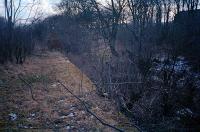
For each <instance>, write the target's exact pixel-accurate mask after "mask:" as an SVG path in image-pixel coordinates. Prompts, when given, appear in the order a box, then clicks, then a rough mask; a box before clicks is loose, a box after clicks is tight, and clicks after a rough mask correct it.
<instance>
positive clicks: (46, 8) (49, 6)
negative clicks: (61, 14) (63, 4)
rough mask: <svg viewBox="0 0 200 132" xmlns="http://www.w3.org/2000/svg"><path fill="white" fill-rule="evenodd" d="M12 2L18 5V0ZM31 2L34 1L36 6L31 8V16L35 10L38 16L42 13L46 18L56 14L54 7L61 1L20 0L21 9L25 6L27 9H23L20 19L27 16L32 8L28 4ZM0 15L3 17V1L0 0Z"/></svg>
mask: <svg viewBox="0 0 200 132" xmlns="http://www.w3.org/2000/svg"><path fill="white" fill-rule="evenodd" d="M14 1H15V2H16V4H17V3H18V0H14ZM33 1H35V3H37V5H35V6H34V7H33V8H32V14H34V13H35V11H36V10H37V12H38V14H39V13H40V14H41V13H43V15H44V16H48V15H52V14H55V13H56V11H55V10H54V9H55V6H56V4H58V3H59V2H60V1H61V0H22V8H23V7H24V6H27V8H25V9H23V12H21V13H20V17H24V18H25V17H27V16H28V15H29V12H30V8H31V7H32V4H30V3H32V2H33ZM22 8H21V9H22ZM0 15H1V16H2V15H4V0H0Z"/></svg>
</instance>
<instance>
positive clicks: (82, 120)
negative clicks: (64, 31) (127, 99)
mask: <svg viewBox="0 0 200 132" xmlns="http://www.w3.org/2000/svg"><path fill="white" fill-rule="evenodd" d="M18 74H23V78H24V79H26V80H27V81H28V82H30V83H31V85H32V88H33V96H34V98H35V99H36V100H37V102H36V101H34V100H32V98H31V94H30V89H29V87H28V86H27V85H25V84H24V83H22V82H21V81H20V80H19V78H18V76H17V75H18ZM56 80H60V81H62V82H63V83H64V84H65V85H66V86H69V87H70V90H71V91H73V93H74V94H76V95H79V96H80V98H81V99H83V100H84V101H86V103H87V104H88V106H89V107H90V108H91V110H92V111H93V112H95V113H96V114H97V115H98V116H99V117H101V118H102V119H103V120H105V121H106V122H108V123H110V124H112V125H116V126H122V125H121V124H122V123H121V122H123V124H127V123H129V122H128V120H127V119H126V118H125V117H124V116H123V115H120V114H119V113H118V112H117V111H116V108H115V107H114V106H115V104H114V103H112V102H111V101H110V100H107V99H105V98H101V97H99V96H98V95H97V94H96V93H95V87H94V86H93V84H92V82H91V81H90V79H89V78H88V77H87V76H86V75H85V74H83V73H82V72H81V71H80V70H79V69H78V68H77V67H76V66H75V65H73V64H72V63H71V62H70V61H69V60H68V59H67V58H66V57H64V55H62V54H61V53H58V52H46V53H42V54H41V53H40V54H39V56H33V57H30V58H29V59H28V60H27V61H26V63H24V64H23V65H15V64H6V65H3V66H0V111H1V113H0V131H1V130H2V131H3V130H6V129H12V130H13V131H15V130H16V131H19V130H20V131H53V130H56V129H57V130H60V131H66V130H69V129H70V130H72V131H112V130H111V129H109V128H107V127H104V126H102V125H101V124H100V123H99V122H98V121H97V120H96V119H95V118H94V117H93V116H91V115H89V114H88V113H87V112H85V111H84V108H83V107H82V106H81V104H80V102H78V101H77V100H76V99H75V98H74V97H72V95H70V94H69V93H67V92H66V91H65V90H64V89H63V88H62V87H61V86H60V85H59V84H58V83H57V81H56ZM10 113H14V114H16V115H17V119H16V120H14V121H11V120H10V119H9V114H10ZM125 127H126V128H127V127H129V125H126V126H125ZM19 128H21V129H19ZM24 128H26V129H24ZM129 128H131V127H129ZM130 131H135V130H134V129H131V130H130Z"/></svg>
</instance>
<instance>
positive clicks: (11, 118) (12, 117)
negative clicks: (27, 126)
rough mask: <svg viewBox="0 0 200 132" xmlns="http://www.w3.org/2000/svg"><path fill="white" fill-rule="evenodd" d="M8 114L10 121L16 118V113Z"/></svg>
mask: <svg viewBox="0 0 200 132" xmlns="http://www.w3.org/2000/svg"><path fill="white" fill-rule="evenodd" d="M9 116H10V120H11V121H15V120H17V114H15V113H10V114H9Z"/></svg>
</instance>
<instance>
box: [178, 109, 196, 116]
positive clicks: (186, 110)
mask: <svg viewBox="0 0 200 132" xmlns="http://www.w3.org/2000/svg"><path fill="white" fill-rule="evenodd" d="M176 113H177V114H178V115H183V116H184V115H192V114H193V112H192V111H191V110H190V109H189V108H185V109H181V110H179V111H177V112H176Z"/></svg>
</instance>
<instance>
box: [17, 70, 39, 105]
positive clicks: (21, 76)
mask: <svg viewBox="0 0 200 132" xmlns="http://www.w3.org/2000/svg"><path fill="white" fill-rule="evenodd" d="M18 78H19V79H20V80H21V81H22V82H23V83H24V84H26V85H27V86H28V87H29V89H30V92H31V97H32V99H33V100H34V101H36V102H38V101H37V100H36V99H35V97H34V96H33V89H32V86H31V84H30V83H29V82H27V81H26V80H25V79H23V75H22V74H18Z"/></svg>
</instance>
